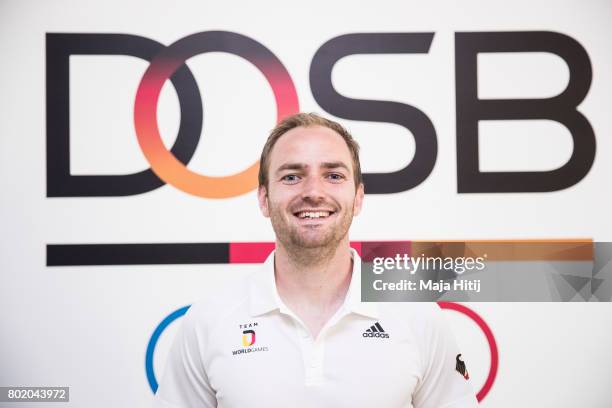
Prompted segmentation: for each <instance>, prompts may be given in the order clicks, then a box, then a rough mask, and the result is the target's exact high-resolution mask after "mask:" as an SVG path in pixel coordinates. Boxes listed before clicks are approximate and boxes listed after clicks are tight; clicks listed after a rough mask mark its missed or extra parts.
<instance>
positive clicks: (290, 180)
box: [281, 174, 300, 184]
mask: <svg viewBox="0 0 612 408" xmlns="http://www.w3.org/2000/svg"><path fill="white" fill-rule="evenodd" d="M281 181H282V182H284V183H285V184H295V183H297V182H298V181H300V177H299V176H298V175H297V174H287V175H285V176H283V177H282V178H281Z"/></svg>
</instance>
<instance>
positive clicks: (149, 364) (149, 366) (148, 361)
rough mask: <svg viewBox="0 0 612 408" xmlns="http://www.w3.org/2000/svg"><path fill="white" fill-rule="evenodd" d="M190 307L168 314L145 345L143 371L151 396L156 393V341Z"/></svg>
mask: <svg viewBox="0 0 612 408" xmlns="http://www.w3.org/2000/svg"><path fill="white" fill-rule="evenodd" d="M189 307H191V305H188V306H184V307H181V308H180V309H177V310H175V311H174V312H172V313H170V314H169V315H168V316H166V318H165V319H164V320H162V321H161V323H160V324H159V325H158V326H157V327H156V328H155V331H154V332H153V334H152V335H151V338H150V339H149V344H148V345H147V354H146V357H145V370H146V372H147V380H148V381H149V386H150V387H151V390H152V391H153V394H155V393H156V392H157V380H156V379H155V371H154V370H153V353H155V346H157V340H159V336H161V334H162V333H163V332H164V330H166V327H168V325H169V324H170V323H172V322H173V321H175V320H176V319H178V318H179V317H181V316H182V315H184V314H185V313H186V312H187V310H188V309H189Z"/></svg>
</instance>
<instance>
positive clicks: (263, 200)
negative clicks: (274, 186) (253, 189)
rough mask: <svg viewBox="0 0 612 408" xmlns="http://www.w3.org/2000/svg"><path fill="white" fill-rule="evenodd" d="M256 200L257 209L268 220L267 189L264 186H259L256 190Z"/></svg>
mask: <svg viewBox="0 0 612 408" xmlns="http://www.w3.org/2000/svg"><path fill="white" fill-rule="evenodd" d="M257 200H258V201H259V209H260V210H261V213H262V214H263V216H264V217H266V218H270V211H269V208H268V189H267V188H266V187H265V186H259V188H258V189H257Z"/></svg>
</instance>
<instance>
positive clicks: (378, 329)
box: [362, 322, 389, 339]
mask: <svg viewBox="0 0 612 408" xmlns="http://www.w3.org/2000/svg"><path fill="white" fill-rule="evenodd" d="M362 336H363V337H380V338H383V339H388V338H389V334H388V333H386V332H385V329H383V328H382V326H381V325H380V323H378V322H376V324H374V325H373V326H372V327H370V328H369V329H368V330H366V331H365V332H363V334H362Z"/></svg>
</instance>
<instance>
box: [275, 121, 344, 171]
mask: <svg viewBox="0 0 612 408" xmlns="http://www.w3.org/2000/svg"><path fill="white" fill-rule="evenodd" d="M270 159H271V160H270V161H271V164H272V165H273V166H274V167H277V166H280V165H281V164H283V163H285V162H301V163H306V164H308V163H307V162H306V161H305V160H304V159H310V161H312V159H319V160H317V162H321V163H322V162H348V163H350V161H351V152H350V150H349V148H348V146H347V144H346V142H345V140H344V139H343V138H342V136H340V135H339V134H338V133H336V132H335V131H334V130H332V129H329V128H327V127H324V126H309V127H297V128H294V129H291V130H289V131H288V132H287V133H285V134H284V135H282V136H281V137H280V138H279V139H278V141H277V142H276V144H275V146H274V147H273V148H272V152H271V157H270ZM348 163H346V164H348Z"/></svg>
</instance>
